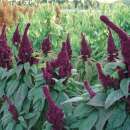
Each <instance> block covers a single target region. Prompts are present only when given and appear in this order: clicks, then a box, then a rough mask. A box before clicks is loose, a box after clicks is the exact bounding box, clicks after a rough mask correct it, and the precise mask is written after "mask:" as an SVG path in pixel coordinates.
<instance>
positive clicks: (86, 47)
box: [80, 33, 92, 61]
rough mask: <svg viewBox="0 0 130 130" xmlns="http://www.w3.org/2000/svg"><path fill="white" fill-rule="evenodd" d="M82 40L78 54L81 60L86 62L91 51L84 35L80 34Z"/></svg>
mask: <svg viewBox="0 0 130 130" xmlns="http://www.w3.org/2000/svg"><path fill="white" fill-rule="evenodd" d="M81 36H82V40H81V49H80V54H81V56H82V59H83V60H84V61H86V60H87V59H88V58H90V56H91V53H92V50H91V48H90V47H89V45H88V42H87V40H86V39H85V35H84V34H83V33H81Z"/></svg>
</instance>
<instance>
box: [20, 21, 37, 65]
mask: <svg viewBox="0 0 130 130" xmlns="http://www.w3.org/2000/svg"><path fill="white" fill-rule="evenodd" d="M29 26H30V23H28V24H27V25H26V28H25V31H24V34H23V37H22V41H21V44H20V48H19V54H18V57H19V62H20V63H22V64H24V63H26V62H29V63H30V64H31V65H32V64H37V63H38V59H36V58H34V57H32V53H33V48H32V44H31V41H30V40H29V38H28V35H27V32H28V29H29Z"/></svg>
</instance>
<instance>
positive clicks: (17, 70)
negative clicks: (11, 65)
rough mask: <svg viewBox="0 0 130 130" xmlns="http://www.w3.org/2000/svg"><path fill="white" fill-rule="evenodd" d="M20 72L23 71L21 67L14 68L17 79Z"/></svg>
mask: <svg viewBox="0 0 130 130" xmlns="http://www.w3.org/2000/svg"><path fill="white" fill-rule="evenodd" d="M22 70H23V65H18V66H17V67H16V74H17V78H19V76H20V73H21V71H22Z"/></svg>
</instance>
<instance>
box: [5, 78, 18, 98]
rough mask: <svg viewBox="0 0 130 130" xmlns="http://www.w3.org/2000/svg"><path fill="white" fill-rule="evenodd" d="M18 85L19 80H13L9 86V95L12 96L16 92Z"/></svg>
mask: <svg viewBox="0 0 130 130" xmlns="http://www.w3.org/2000/svg"><path fill="white" fill-rule="evenodd" d="M18 85H19V81H18V80H11V84H10V85H9V86H8V90H7V96H11V95H12V94H14V92H15V91H16V89H17V87H18Z"/></svg>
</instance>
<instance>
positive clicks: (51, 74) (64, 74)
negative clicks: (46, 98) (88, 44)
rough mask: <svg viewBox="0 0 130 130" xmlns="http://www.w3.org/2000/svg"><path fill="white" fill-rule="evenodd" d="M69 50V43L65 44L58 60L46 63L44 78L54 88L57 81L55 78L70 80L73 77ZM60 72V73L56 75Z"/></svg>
mask: <svg viewBox="0 0 130 130" xmlns="http://www.w3.org/2000/svg"><path fill="white" fill-rule="evenodd" d="M68 48H69V47H68ZM68 48H67V43H66V42H63V44H62V48H61V51H60V52H59V54H58V56H57V58H56V59H55V60H52V61H50V62H47V63H46V67H45V68H44V69H43V77H44V79H45V80H46V83H47V84H48V85H49V86H53V85H54V84H55V81H54V79H53V78H56V79H61V78H66V79H68V78H69V77H70V76H71V70H72V65H71V61H70V57H71V56H70V57H69V54H68V53H69V51H68V50H70V49H68ZM56 71H58V73H56Z"/></svg>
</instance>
